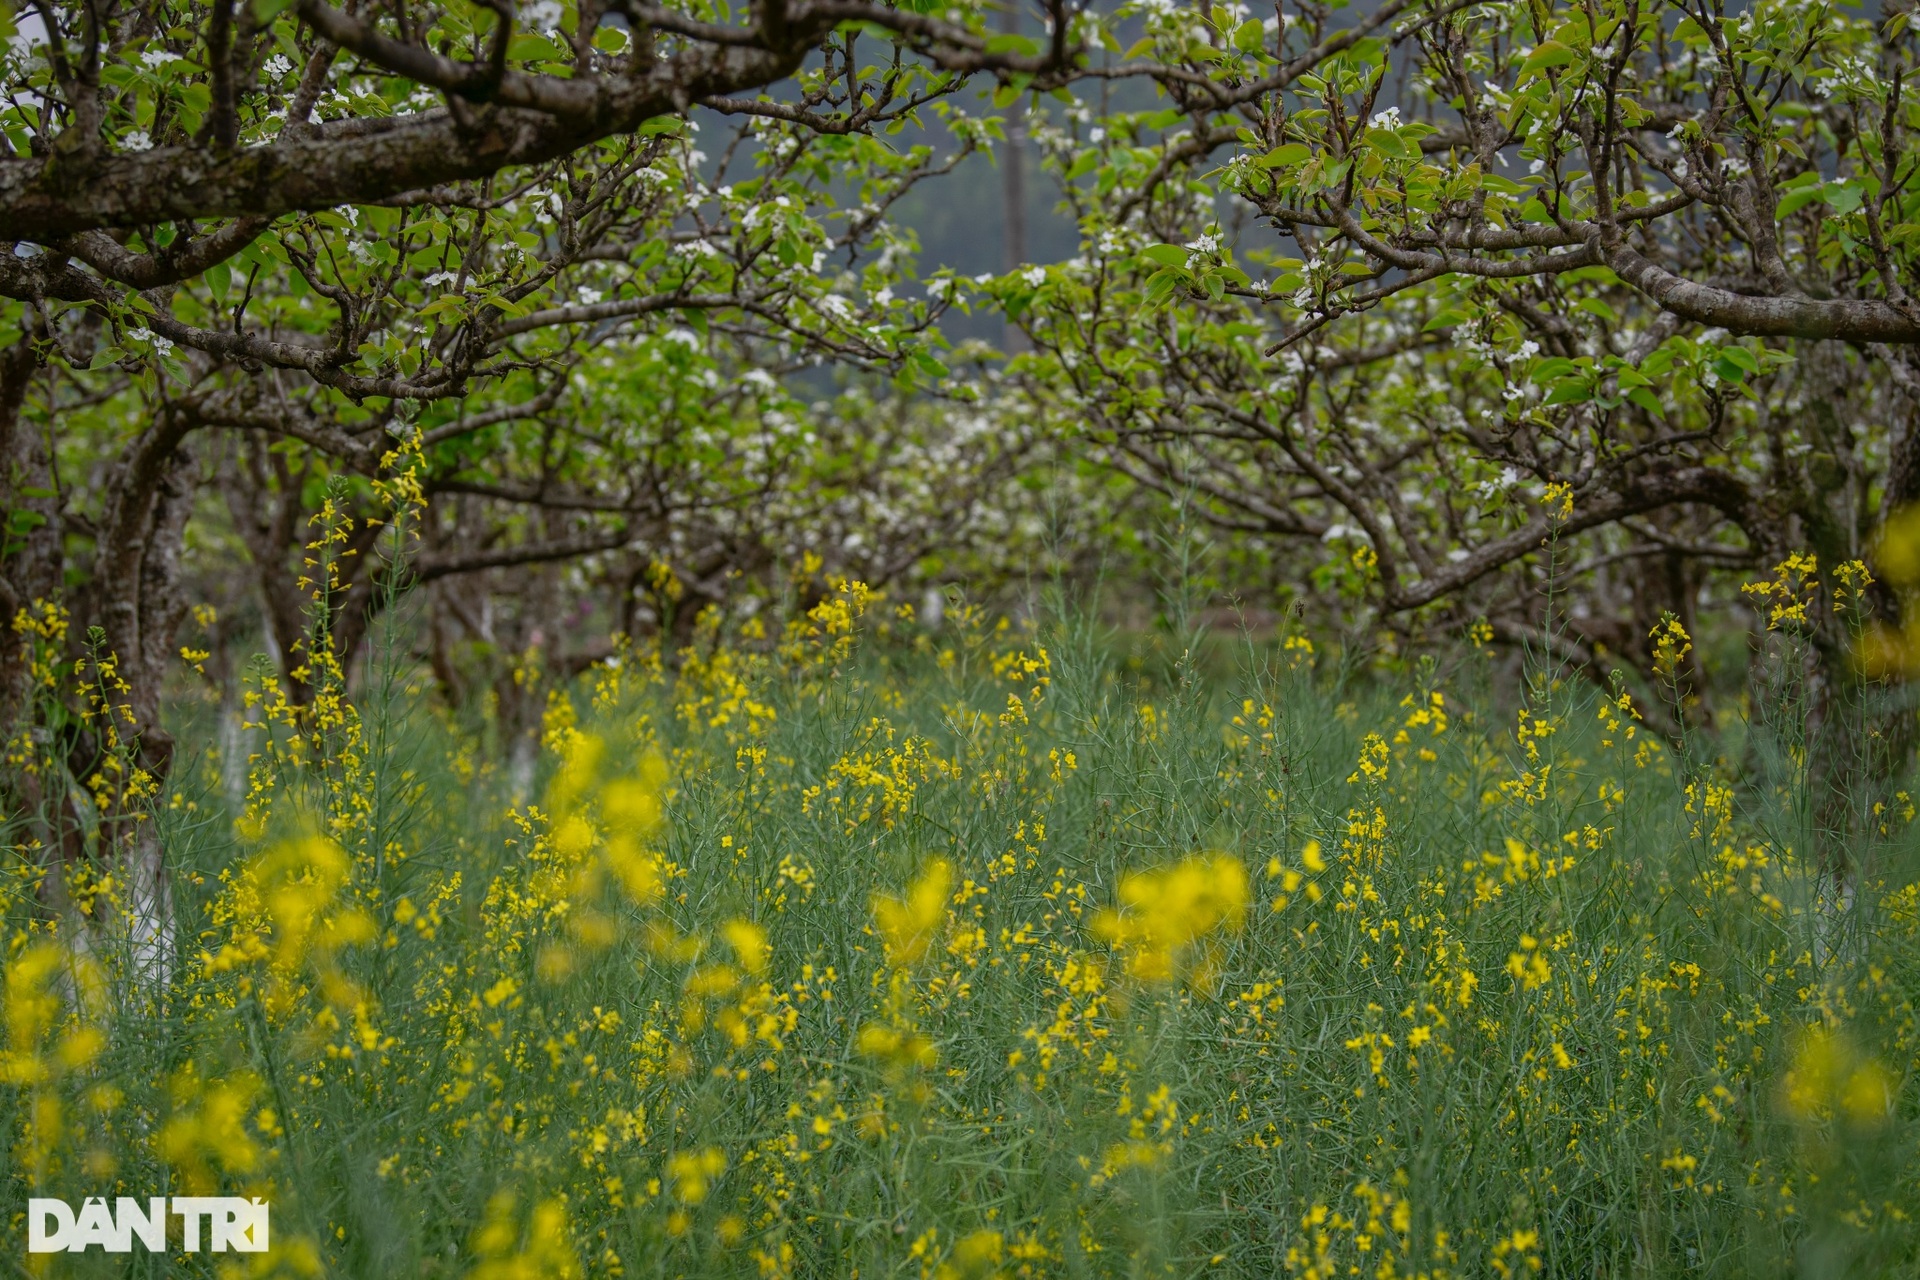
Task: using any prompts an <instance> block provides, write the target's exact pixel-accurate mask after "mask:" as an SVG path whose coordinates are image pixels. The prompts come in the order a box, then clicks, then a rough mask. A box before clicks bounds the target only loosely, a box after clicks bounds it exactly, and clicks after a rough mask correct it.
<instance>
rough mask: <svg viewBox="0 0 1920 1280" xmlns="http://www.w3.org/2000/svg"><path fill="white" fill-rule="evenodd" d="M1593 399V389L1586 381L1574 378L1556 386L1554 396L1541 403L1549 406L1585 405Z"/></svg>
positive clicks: (1551, 395)
mask: <svg viewBox="0 0 1920 1280" xmlns="http://www.w3.org/2000/svg"><path fill="white" fill-rule="evenodd" d="M1591 399H1593V388H1592V387H1591V386H1589V385H1588V384H1587V382H1586V381H1585V380H1584V379H1580V378H1572V379H1569V380H1567V381H1566V382H1562V383H1558V384H1556V385H1555V386H1554V388H1553V392H1552V394H1550V395H1549V396H1548V397H1547V398H1546V399H1545V400H1544V401H1542V402H1541V403H1542V404H1543V405H1548V406H1551V405H1556V404H1585V403H1586V402H1587V401H1589V400H1591Z"/></svg>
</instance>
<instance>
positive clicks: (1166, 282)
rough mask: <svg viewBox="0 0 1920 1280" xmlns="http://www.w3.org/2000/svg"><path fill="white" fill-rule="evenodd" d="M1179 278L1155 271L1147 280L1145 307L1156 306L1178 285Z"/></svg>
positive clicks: (1167, 272) (1168, 272) (1166, 272)
mask: <svg viewBox="0 0 1920 1280" xmlns="http://www.w3.org/2000/svg"><path fill="white" fill-rule="evenodd" d="M1179 283H1180V276H1178V275H1177V274H1175V273H1174V272H1171V271H1156V272H1154V273H1153V275H1152V276H1151V277H1149V278H1148V280H1147V305H1148V306H1150V307H1152V306H1158V305H1159V304H1160V303H1161V302H1164V301H1165V300H1166V298H1167V295H1169V294H1171V293H1172V292H1173V291H1174V288H1175V287H1176V286H1177V285H1179Z"/></svg>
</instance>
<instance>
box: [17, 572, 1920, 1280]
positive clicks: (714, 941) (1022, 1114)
mask: <svg viewBox="0 0 1920 1280" xmlns="http://www.w3.org/2000/svg"><path fill="white" fill-rule="evenodd" d="M867 604H868V602H867V601H866V599H865V598H864V596H863V595H862V594H861V593H860V592H858V591H843V592H841V593H840V594H839V595H837V596H834V597H832V598H830V599H828V600H827V601H826V603H824V604H823V605H821V606H820V607H819V608H817V609H816V610H814V611H813V613H812V614H811V615H809V616H808V617H807V618H805V619H802V620H800V622H798V623H797V624H796V625H795V626H794V627H792V628H790V629H789V630H788V632H787V634H786V635H785V637H784V638H783V639H782V640H780V641H779V642H777V643H774V642H767V641H762V640H758V639H755V638H753V637H748V638H745V639H742V640H737V641H734V642H730V643H719V642H716V641H715V640H714V639H713V638H712V637H708V638H706V639H703V641H702V642H701V644H700V645H699V646H698V647H697V648H696V649H695V650H694V651H692V652H690V653H689V654H688V655H687V656H686V657H685V659H684V661H681V662H678V663H675V664H673V665H671V666H669V665H667V664H663V663H662V662H661V661H660V660H659V657H658V655H651V654H647V653H645V652H625V653H623V655H622V656H621V658H619V659H617V660H616V661H614V662H610V663H608V664H606V665H603V666H601V667H599V668H597V669H595V671H593V672H592V673H590V674H589V676H588V677H587V678H585V679H584V680H583V681H581V682H580V683H579V685H578V686H577V687H576V688H574V689H573V690H571V691H570V695H566V696H561V695H556V697H555V699H554V701H553V702H552V704H551V706H550V708H549V712H548V715H547V721H546V726H545V731H544V743H543V754H542V757H541V762H540V765H539V768H538V770H537V772H536V775H535V777H534V778H533V779H532V780H531V782H530V783H529V782H528V780H526V779H524V778H521V779H516V778H515V777H514V776H513V771H512V770H511V769H510V768H509V767H508V766H507V763H506V760H505V758H504V757H505V755H506V753H504V752H493V751H490V750H488V749H487V748H486V746H485V744H486V743H487V742H488V741H489V739H488V737H487V733H486V731H485V726H484V725H479V724H468V723H464V722H460V721H457V720H454V719H452V718H450V717H448V716H447V715H446V714H444V713H442V712H440V711H437V710H436V709H434V707H433V705H432V703H431V700H430V699H429V698H428V697H427V696H426V695H425V694H424V693H423V692H422V691H421V690H419V689H416V688H412V687H409V686H408V685H407V683H406V680H405V678H403V675H404V673H393V672H390V673H389V675H390V679H388V680H387V682H386V684H385V685H384V686H382V687H378V688H373V689H370V690H369V691H368V692H367V693H365V694H364V695H363V696H361V697H360V698H359V699H358V707H357V708H356V706H355V705H354V704H352V703H349V702H348V701H347V700H346V699H345V698H344V697H342V696H341V695H340V693H339V691H338V688H337V682H329V681H328V680H326V679H324V678H322V679H321V680H320V682H319V687H320V689H321V695H320V697H319V699H318V701H317V702H316V703H315V704H314V705H313V706H312V707H310V708H309V709H308V710H307V711H305V712H303V713H296V712H295V710H294V709H293V708H290V707H288V706H287V705H286V704H285V703H284V702H283V701H282V700H280V699H279V697H278V695H277V693H275V692H273V686H272V685H271V684H269V683H262V684H261V685H260V686H259V687H258V688H257V689H256V694H257V695H258V696H256V697H254V698H253V699H251V701H250V704H249V711H248V715H249V719H250V721H251V724H252V726H253V727H252V728H250V729H249V730H248V731H247V732H246V734H245V735H244V737H242V738H240V739H237V741H240V742H243V743H245V744H247V750H248V751H249V753H250V754H251V757H252V758H251V760H250V762H249V763H248V767H247V769H246V770H245V771H244V775H245V778H246V785H245V786H244V787H240V786H238V785H237V783H238V782H239V779H240V778H241V776H242V773H243V771H241V770H239V769H238V768H236V767H232V766H231V765H229V764H226V763H224V762H222V761H221V760H220V759H218V758H217V756H215V755H214V754H211V753H207V754H202V755H200V756H197V757H195V758H194V759H192V760H191V761H190V762H189V763H187V764H186V765H184V766H183V767H182V768H181V769H180V770H179V771H178V776H177V777H176V779H175V781H174V784H173V789H172V791H171V793H170V794H169V796H168V797H167V798H166V800H165V801H164V803H163V804H162V805H161V807H160V809H159V810H158V812H157V813H156V815H155V820H156V821H158V822H159V823H160V824H161V826H162V829H163V831H164V833H165V838H166V841H167V846H168V849H169V852H170V857H171V858H172V864H173V866H174V868H175V877H176V879H175V893H176V899H177V901H176V908H177V911H178V913H179V918H180V921H181V924H180V951H181V959H180V961H179V963H178V964H177V966H176V967H175V970H174V972H173V973H172V975H171V978H170V981H169V983H168V986H167V988H166V990H165V991H164V992H161V993H158V994H157V996H156V994H155V993H154V992H153V991H152V988H151V985H150V984H148V985H145V986H143V985H142V984H141V983H140V982H138V981H135V980H132V979H130V978H129V977H128V976H127V975H126V974H125V973H124V972H122V971H121V970H120V969H119V968H118V967H117V962H116V959H115V952H114V949H113V947H112V946H111V944H110V935H111V933H112V930H111V929H106V928H102V929H97V930H94V931H93V932H92V934H90V935H89V936H93V937H94V939H95V940H94V941H93V942H92V944H91V946H90V947H83V946H80V945H78V943H77V941H76V940H77V938H78V937H79V934H78V933H77V932H76V930H75V928H74V926H73V925H71V924H70V923H59V922H55V921H52V920H49V919H47V918H44V917H43V916H40V915H38V914H36V911H35V909H34V908H33V905H32V901H31V888H32V885H31V879H32V877H31V874H30V873H29V872H27V871H25V870H23V871H22V873H21V874H20V875H17V876H15V877H14V878H13V879H12V881H11V884H12V886H13V887H12V889H11V894H12V897H11V898H10V899H9V903H8V914H7V929H8V937H7V950H6V953H5V955H6V964H7V985H6V1000H7V1006H6V1018H7V1034H8V1037H9V1039H8V1042H7V1048H6V1054H7V1056H6V1060H5V1061H6V1073H5V1081H6V1082H5V1083H4V1084H3V1085H0V1125H3V1126H4V1128H5V1135H4V1137H5V1141H6V1144H7V1149H8V1150H9V1152H10V1156H9V1157H8V1163H7V1172H6V1174H5V1176H4V1178H3V1179H0V1209H3V1210H4V1211H5V1214H6V1216H7V1217H9V1218H11V1220H12V1222H13V1223H14V1228H15V1229H14V1231H13V1232H12V1233H11V1234H10V1238H11V1239H13V1240H22V1239H23V1238H24V1229H23V1228H22V1227H21V1226H20V1223H21V1214H22V1212H23V1210H24V1200H25V1198H26V1197H27V1196H28V1195H31V1194H49V1195H64V1196H66V1197H68V1198H69V1199H71V1200H73V1201H75V1202H78V1201H79V1200H80V1198H82V1197H83V1196H86V1195H95V1194H107V1195H113V1194H129V1195H148V1194H181V1193H186V1192H200V1191H214V1190H225V1191H234V1192H240V1193H250V1194H261V1195H266V1196H268V1197H270V1199H271V1201H272V1204H273V1213H274V1238H275V1247H274V1249H273V1251H272V1252H271V1253H270V1254H269V1255H266V1256H265V1257H263V1258H262V1257H239V1258H236V1257H233V1256H228V1257H220V1256H217V1255H209V1254H197V1255H177V1256H175V1257H174V1258H172V1259H170V1260H169V1259H164V1258H148V1257H146V1256H144V1255H139V1254H136V1255H132V1256H131V1257H128V1258H103V1257H102V1256H101V1255H99V1254H97V1253H96V1254H92V1255H86V1256H81V1255H74V1256H71V1257H68V1256H60V1257H58V1258H56V1259H53V1260H52V1264H51V1265H50V1266H45V1267H42V1269H43V1270H46V1271H47V1273H49V1274H136V1275H159V1274H181V1275H190V1274H212V1273H215V1272H219V1273H221V1274H225V1273H228V1272H231V1273H234V1274H255V1273H258V1272H260V1271H262V1270H268V1271H274V1272H278V1273H284V1274H315V1275H341V1276H399V1275H406V1276H447V1277H454V1276H478V1277H502V1278H504V1277H517V1276H526V1277H535V1276H551V1277H561V1276H582V1275H606V1276H613V1275H626V1276H668V1275H737V1276H750V1277H773V1276H788V1275H792V1276H855V1275H858V1276H864V1277H876V1278H877V1277H883V1276H886V1277H922V1278H925V1277H984V1276H989V1275H1006V1276H1041V1275H1048V1276H1051V1275H1059V1276H1082V1275H1084V1276H1095V1275H1098V1276H1123V1275H1124V1276H1133V1275H1140V1276H1146V1275H1156V1276H1158V1275H1177V1276H1190V1275H1243V1276H1273V1275H1286V1274H1293V1275H1301V1276H1317V1277H1330V1276H1336V1275H1342V1276H1344V1275H1365V1276H1377V1277H1392V1276H1436V1277H1437V1276H1443V1275H1444V1276H1461V1277H1468V1276H1476V1277H1477V1276H1499V1277H1508V1278H1511V1277H1524V1276H1533V1275H1548V1276H1576V1275H1577V1276H1582V1277H1586V1276H1621V1277H1625V1276H1668V1275H1672V1276H1738V1277H1748V1276H1773V1275H1782V1276H1784V1275H1794V1274H1801V1275H1819V1276H1830V1275H1906V1274H1912V1269H1913V1268H1914V1267H1915V1266H1916V1265H1920V1240H1917V1238H1916V1226H1915V1223H1914V1222H1913V1220H1912V1219H1913V1215H1914V1214H1915V1212H1917V1211H1920V1194H1916V1173H1917V1172H1920V1163H1917V1162H1916V1156H1917V1155H1920V1153H1917V1152H1916V1149H1915V1142H1916V1137H1920V1125H1917V1124H1916V1120H1915V1098H1914V1089H1913V1086H1912V1083H1911V1081H1910V1080H1909V1079H1908V1078H1907V1077H1908V1072H1909V1070H1910V1068H1911V1066H1912V1064H1913V1063H1914V1061H1915V1051H1916V1044H1917V1043H1920V1033H1917V1032H1916V1028H1915V1025H1914V1020H1913V993H1914V991H1915V987H1916V982H1920V911H1917V909H1916V907H1917V904H1916V896H1915V890H1914V888H1913V887H1912V885H1911V883H1909V879H1908V877H1906V876H1905V875H1904V874H1903V873H1902V871H1901V869H1902V868H1903V867H1905V866H1906V858H1905V854H1904V850H1905V848H1906V845H1907V842H1908V834H1907V824H1908V822H1909V821H1910V818H1911V811H1910V810H1909V809H1905V808H1903V807H1902V799H1903V798H1902V797H1899V796H1895V797H1892V800H1891V804H1890V806H1889V807H1887V808H1886V809H1884V810H1883V811H1882V812H1880V813H1878V814H1875V813H1872V812H1868V813H1866V814H1864V815H1863V817H1862V819H1861V821H1860V822H1859V823H1858V824H1856V825H1857V826H1858V831H1857V833H1856V834H1855V836H1854V837H1852V848H1853V851H1854V861H1853V866H1854V871H1853V872H1852V878H1851V882H1850V890H1849V891H1850V892H1851V901H1850V904H1847V905H1842V904H1841V903H1838V902H1836V901H1833V900H1831V899H1833V898H1835V896H1836V893H1835V886H1836V881H1835V880H1834V879H1833V878H1832V877H1823V876H1822V875H1820V874H1819V873H1818V871H1817V869H1816V868H1815V867H1814V866H1812V865H1811V860H1810V859H1808V858H1807V857H1805V856H1804V855H1803V851H1804V850H1805V849H1807V848H1808V847H1809V845H1810V843H1811V836H1810V824H1811V821H1812V819H1811V818H1810V817H1809V816H1808V815H1809V814H1810V813H1813V812H1815V811H1816V810H1818V808H1819V806H1817V805H1813V804H1812V803H1810V801H1809V798H1808V795H1807V790H1808V788H1807V784H1806V783H1805V782H1804V780H1803V779H1801V778H1799V776H1798V774H1797V773H1796V769H1795V766H1794V761H1795V760H1796V759H1799V758H1801V755H1800V754H1797V753H1796V749H1795V747H1794V743H1793V741H1792V736H1793V735H1792V731H1791V721H1792V716H1791V715H1790V714H1788V715H1785V716H1784V719H1782V720H1781V723H1780V724H1776V725H1774V726H1771V727H1770V728H1769V730H1768V732H1769V733H1771V734H1773V738H1772V739H1771V740H1772V741H1774V742H1775V744H1776V747H1777V750H1776V751H1775V754H1774V758H1777V760H1778V761H1780V762H1782V763H1781V764H1779V765H1778V767H1776V768H1774V769H1773V771H1772V772H1771V773H1770V774H1768V775H1767V778H1768V781H1766V782H1765V783H1764V784H1757V783H1756V784H1751V785H1744V786H1736V785H1735V784H1734V783H1733V782H1732V781H1730V774H1729V773H1728V771H1727V770H1726V769H1725V767H1724V766H1720V765H1716V764H1715V763H1714V762H1713V761H1712V760H1711V759H1710V758H1709V755H1708V753H1707V752H1706V750H1705V749H1704V747H1702V746H1700V744H1693V745H1691V746H1681V747H1675V746H1673V745H1671V744H1668V743H1666V742H1664V741H1659V740H1656V739H1655V738H1654V737H1653V736H1652V735H1651V734H1649V733H1648V732H1647V731H1646V730H1645V729H1644V728H1643V727H1641V726H1640V725H1639V724H1638V723H1637V722H1636V720H1635V719H1634V717H1633V716H1632V714H1631V712H1630V710H1628V709H1627V707H1626V705H1625V704H1624V703H1621V702H1618V701H1615V700H1611V699H1608V698H1607V697H1605V696H1603V695H1602V694H1600V693H1599V692H1597V691H1596V690H1594V689H1593V688H1592V687H1591V686H1587V685H1583V684H1579V683H1576V682H1570V681H1566V682H1556V681H1554V680H1552V679H1549V678H1547V677H1546V676H1544V675H1542V676H1541V677H1540V678H1538V679H1536V680H1535V681H1534V682H1533V683H1532V685H1531V686H1530V687H1529V688H1527V689H1505V690H1501V689H1495V688H1492V687H1490V686H1491V685H1492V684H1493V683H1494V678H1493V677H1494V671H1495V668H1494V667H1493V666H1492V662H1491V659H1490V658H1488V657H1485V656H1483V655H1480V654H1477V653H1474V652H1471V651H1467V652H1462V653H1461V654H1459V655H1458V656H1457V659H1456V660H1455V662H1454V663H1453V664H1452V665H1451V666H1447V667H1445V668H1444V669H1442V668H1440V667H1436V666H1434V665H1432V664H1428V665H1426V666H1423V667H1420V668H1418V669H1416V670H1413V671H1411V672H1403V673H1401V674H1400V675H1397V676H1393V677H1390V678H1369V679H1367V680H1355V679H1351V678H1342V677H1340V676H1339V675H1338V674H1337V673H1335V672H1333V671H1332V670H1330V669H1326V664H1324V663H1321V662H1319V661H1317V659H1316V655H1315V654H1314V653H1313V651H1312V650H1311V648H1310V647H1309V646H1307V645H1305V644H1304V643H1303V642H1301V641H1298V640H1295V641H1292V642H1289V643H1288V644H1286V645H1284V646H1281V645H1274V646H1264V645H1248V646H1247V647H1246V648H1245V649H1244V651H1243V654H1242V659H1241V664H1240V665H1241V670H1240V674H1239V675H1238V676H1236V677H1234V678H1231V679H1219V678H1214V677H1205V678H1202V677H1199V676H1197V675H1196V674H1195V673H1193V672H1192V671H1191V670H1189V669H1187V668H1185V667H1183V666H1181V665H1180V664H1177V663H1176V664H1173V665H1172V666H1171V667H1170V669H1169V671H1168V672H1167V673H1166V675H1165V676H1164V677H1163V678H1160V679H1156V680H1143V679H1141V678H1139V677H1137V676H1133V675H1128V674H1126V673H1125V672H1123V671H1122V670H1121V669H1120V668H1118V667H1116V666H1115V665H1114V664H1113V663H1112V662H1110V661H1109V660H1108V659H1107V658H1106V657H1104V656H1103V654H1102V650H1101V647H1100V646H1099V645H1098V644H1097V643H1095V641H1094V639H1093V638H1091V637H1090V636H1088V635H1085V634H1081V633H1079V632H1077V631H1075V630H1074V629H1072V628H1055V629H1051V630H1044V631H1041V632H1022V631H1019V630H1017V629H1010V628H1005V627H1002V628H1000V629H994V628H991V627H986V626H982V625H979V624H978V623H977V621H974V620H969V619H968V618H965V617H963V618H962V619H960V620H959V621H957V622H953V623H951V624H950V625H949V626H948V627H947V628H946V629H945V630H943V631H941V632H938V633H930V634H926V635H923V636H921V637H920V638H919V639H918V640H917V641H916V640H915V639H914V638H913V637H914V636H915V634H916V633H915V632H914V630H913V628H912V626H911V624H900V626H899V631H900V633H899V634H896V635H895V636H894V637H893V638H892V639H891V640H890V641H889V642H888V643H887V644H886V645H884V646H881V645H876V644H874V643H872V642H871V640H863V639H862V635H863V631H864V629H865V628H866V627H867V626H868V625H869V621H870V620H868V619H865V618H864V615H865V613H866V610H867ZM876 612H877V611H876ZM1786 710H1787V711H1788V712H1790V711H1791V708H1790V707H1788V708H1786ZM1783 725H1784V726H1785V727H1782V726H1783ZM211 737H212V735H210V734H202V735H200V738H201V740H211ZM1801 754H1803V753H1801ZM496 757H500V758H496ZM1749 772H1751V771H1749ZM223 778H224V779H226V782H224V783H223ZM517 786H518V787H520V788H522V789H525V790H526V792H527V794H525V795H516V794H515V790H516V787H517ZM15 856H16V858H18V859H20V862H21V866H22V867H23V868H25V867H27V866H28V865H29V864H30V863H31V860H32V856H33V855H32V851H30V850H24V849H23V850H17V851H16V854H15ZM95 888H96V889H97V888H98V885H97V884H96V885H95ZM113 900H114V894H113V890H112V887H111V885H109V886H107V887H106V888H105V889H104V890H102V891H100V894H99V897H98V898H97V899H96V902H97V903H98V904H111V903H112V902H113ZM95 912H96V915H97V916H99V917H100V918H103V919H104V918H108V917H110V916H111V915H112V910H111V907H110V906H100V905H96V907H95ZM96 935H97V936H96ZM47 1262H48V1260H47V1259H28V1258H27V1257H26V1255H25V1254H24V1251H23V1250H14V1251H9V1252H8V1254H7V1256H6V1257H5V1259H4V1261H0V1271H6V1272H9V1273H11V1272H15V1271H19V1270H21V1269H22V1268H27V1269H32V1268H33V1267H38V1266H41V1264H45V1263H47Z"/></svg>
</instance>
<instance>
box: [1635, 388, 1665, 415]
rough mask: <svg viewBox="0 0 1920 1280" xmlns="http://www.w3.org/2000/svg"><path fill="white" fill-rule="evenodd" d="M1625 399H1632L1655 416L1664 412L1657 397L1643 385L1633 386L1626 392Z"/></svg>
mask: <svg viewBox="0 0 1920 1280" xmlns="http://www.w3.org/2000/svg"><path fill="white" fill-rule="evenodd" d="M1627 399H1629V400H1631V401H1633V402H1634V403H1635V404H1637V405H1639V406H1640V407H1641V408H1642V409H1645V410H1646V411H1647V412H1648V413H1650V414H1652V415H1654V416H1655V417H1656V418H1657V417H1659V416H1661V415H1662V414H1663V413H1665V412H1666V410H1664V409H1662V408H1661V407H1660V399H1659V397H1658V396H1656V395H1654V394H1653V392H1651V391H1649V390H1647V389H1646V388H1645V387H1635V388H1634V389H1633V390H1631V391H1629V392H1627Z"/></svg>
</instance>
